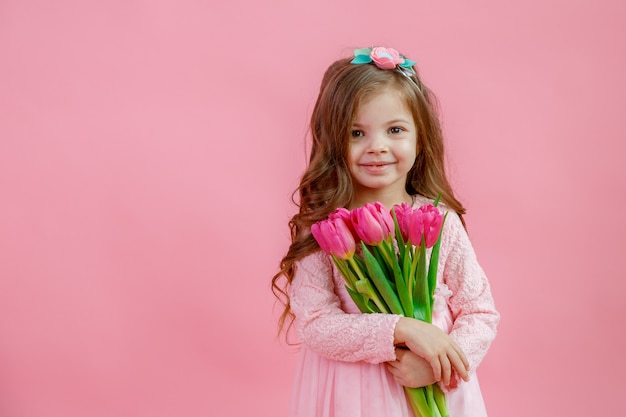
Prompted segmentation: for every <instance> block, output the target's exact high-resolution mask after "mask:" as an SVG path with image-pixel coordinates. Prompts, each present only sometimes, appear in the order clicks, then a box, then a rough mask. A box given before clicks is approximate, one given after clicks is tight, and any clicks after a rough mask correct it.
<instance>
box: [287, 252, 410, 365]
mask: <svg viewBox="0 0 626 417" xmlns="http://www.w3.org/2000/svg"><path fill="white" fill-rule="evenodd" d="M289 297H290V305H291V310H292V312H293V313H294V314H295V316H296V321H295V327H296V329H297V332H298V336H299V337H300V340H301V341H302V343H304V344H305V345H306V346H307V347H309V348H310V349H312V350H313V351H315V352H317V353H318V354H320V355H322V356H325V357H327V358H329V359H334V360H340V361H345V362H356V361H365V362H369V363H381V362H386V361H392V360H395V359H396V355H395V349H394V344H393V341H394V330H395V326H396V324H397V322H398V320H399V319H400V316H396V315H392V314H361V313H354V314H351V313H346V312H345V311H344V310H343V309H342V308H341V301H340V299H339V297H338V296H337V294H336V292H335V284H334V280H333V268H332V261H331V260H330V258H329V257H328V256H327V255H326V254H324V253H323V252H321V251H318V252H315V253H313V254H311V255H309V256H307V257H305V258H304V259H302V260H300V261H299V262H298V263H296V271H295V275H294V278H293V281H292V283H291V288H290V290H289Z"/></svg>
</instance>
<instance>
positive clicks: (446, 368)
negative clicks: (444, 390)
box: [439, 354, 452, 385]
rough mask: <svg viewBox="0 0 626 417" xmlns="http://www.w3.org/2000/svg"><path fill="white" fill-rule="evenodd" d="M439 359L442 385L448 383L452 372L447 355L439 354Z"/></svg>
mask: <svg viewBox="0 0 626 417" xmlns="http://www.w3.org/2000/svg"><path fill="white" fill-rule="evenodd" d="M439 361H440V362H441V381H442V382H443V384H444V385H448V384H450V375H451V374H452V366H451V364H450V359H449V358H448V355H445V354H444V355H441V357H440V359H439Z"/></svg>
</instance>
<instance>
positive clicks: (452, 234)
mask: <svg viewBox="0 0 626 417" xmlns="http://www.w3.org/2000/svg"><path fill="white" fill-rule="evenodd" d="M444 227H445V228H446V229H447V230H445V229H444V235H443V238H442V239H443V241H442V254H444V253H445V257H444V258H443V259H445V262H444V263H443V279H444V282H445V283H446V284H447V286H448V288H450V290H451V291H452V296H450V298H449V300H448V306H449V307H450V310H451V312H452V318H453V321H454V324H453V326H452V330H451V332H450V337H452V338H453V339H454V340H455V341H456V342H457V343H458V345H459V346H460V348H461V349H462V350H463V352H464V353H465V355H466V357H467V359H468V361H469V364H470V369H476V367H477V366H478V365H479V364H480V362H481V361H482V359H483V358H484V356H485V354H486V353H487V350H488V349H489V346H490V345H491V342H492V341H493V339H494V338H495V336H496V326H497V324H498V322H499V320H500V315H499V313H498V312H497V311H496V308H495V305H494V302H493V297H492V296H491V290H490V287H489V282H488V281H487V277H486V276H485V273H484V271H483V270H482V268H481V267H480V265H479V264H478V261H477V259H476V254H475V252H474V249H473V247H472V244H471V243H470V240H469V237H468V236H467V233H466V231H465V229H464V228H463V225H462V224H461V220H460V219H459V217H458V215H457V214H456V213H454V212H449V214H448V217H447V219H446V223H445V226H444ZM446 232H447V233H446ZM444 251H445V252H444Z"/></svg>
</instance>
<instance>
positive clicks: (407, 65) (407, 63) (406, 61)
mask: <svg viewBox="0 0 626 417" xmlns="http://www.w3.org/2000/svg"><path fill="white" fill-rule="evenodd" d="M415 64H416V62H415V61H411V60H410V59H406V58H404V62H403V63H402V64H400V66H401V67H403V68H411V67H412V66H413V65H415Z"/></svg>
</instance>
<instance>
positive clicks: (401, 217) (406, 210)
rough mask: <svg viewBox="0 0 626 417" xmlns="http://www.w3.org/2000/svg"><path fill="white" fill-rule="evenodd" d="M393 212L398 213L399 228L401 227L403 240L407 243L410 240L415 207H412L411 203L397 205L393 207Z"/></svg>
mask: <svg viewBox="0 0 626 417" xmlns="http://www.w3.org/2000/svg"><path fill="white" fill-rule="evenodd" d="M393 211H395V212H396V219H398V226H399V227H400V233H402V239H404V241H405V242H406V241H408V240H409V229H410V226H411V216H412V215H413V207H411V205H410V204H409V203H402V204H396V205H394V206H393Z"/></svg>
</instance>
